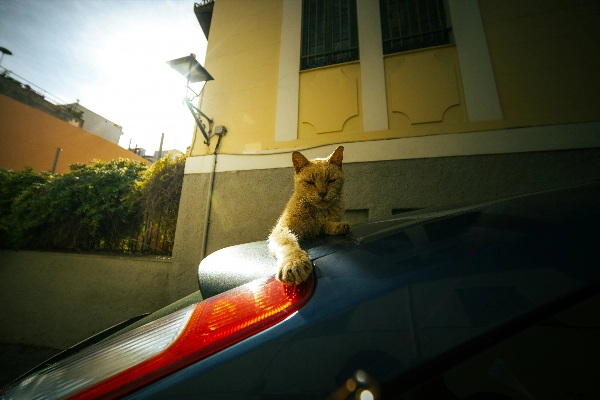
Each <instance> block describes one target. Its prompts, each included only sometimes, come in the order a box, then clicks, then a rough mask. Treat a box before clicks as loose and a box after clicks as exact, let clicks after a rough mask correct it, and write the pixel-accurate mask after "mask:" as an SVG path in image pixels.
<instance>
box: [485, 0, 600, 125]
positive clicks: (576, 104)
mask: <svg viewBox="0 0 600 400" xmlns="http://www.w3.org/2000/svg"><path fill="white" fill-rule="evenodd" d="M479 4H480V9H481V16H482V20H483V24H484V28H485V33H486V37H487V41H488V46H489V50H490V57H491V59H492V64H493V67H494V74H495V76H496V85H497V88H498V92H499V95H500V101H501V105H502V111H503V113H504V116H505V119H506V120H508V121H510V123H511V125H514V126H521V125H527V126H530V125H552V124H562V123H570V122H584V121H597V120H599V119H600V96H598V93H600V79H599V78H598V71H600V50H599V49H600V24H599V23H598V17H599V16H600V2H598V1H570V0H562V1H558V0H553V1H548V0H530V1H510V2H509V3H505V2H499V1H495V0H482V1H480V2H479Z"/></svg>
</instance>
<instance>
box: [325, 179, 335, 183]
mask: <svg viewBox="0 0 600 400" xmlns="http://www.w3.org/2000/svg"><path fill="white" fill-rule="evenodd" d="M335 181H337V179H330V180H328V181H327V183H333V182H335Z"/></svg>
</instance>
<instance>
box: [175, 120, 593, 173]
mask: <svg viewBox="0 0 600 400" xmlns="http://www.w3.org/2000/svg"><path fill="white" fill-rule="evenodd" d="M598 132H600V122H588V123H580V124H565V125H550V126H536V127H529V128H516V129H505V130H495V131H484V132H468V133H455V134H444V135H432V136H422V137H412V138H403V139H390V140H377V141H368V142H354V143H338V144H331V145H326V146H319V147H314V148H305V149H302V148H294V149H281V150H274V151H262V152H257V153H248V154H219V156H218V162H217V172H226V171H242V170H254V169H271V168H286V167H291V156H290V154H291V152H292V151H294V150H299V151H302V154H304V155H305V156H306V157H308V158H316V157H326V156H328V155H329V154H331V152H332V151H333V150H335V148H336V147H337V146H338V145H343V146H344V163H354V162H373V161H384V160H405V159H417V158H433V157H457V156H472V155H484V154H504V153H523V152H532V151H552V150H572V149H585V148H594V147H600V135H598ZM213 165H214V155H209V156H200V157H188V159H187V162H186V165H185V173H186V174H202V173H210V171H211V169H212V167H213Z"/></svg>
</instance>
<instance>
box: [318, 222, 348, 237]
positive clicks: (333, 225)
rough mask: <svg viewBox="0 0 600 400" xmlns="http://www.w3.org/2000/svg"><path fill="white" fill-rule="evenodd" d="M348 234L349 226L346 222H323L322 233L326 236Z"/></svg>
mask: <svg viewBox="0 0 600 400" xmlns="http://www.w3.org/2000/svg"><path fill="white" fill-rule="evenodd" d="M348 232H350V224H349V223H347V222H346V221H341V222H337V221H325V223H324V224H323V233H324V234H326V235H333V236H338V235H345V234H347V233H348Z"/></svg>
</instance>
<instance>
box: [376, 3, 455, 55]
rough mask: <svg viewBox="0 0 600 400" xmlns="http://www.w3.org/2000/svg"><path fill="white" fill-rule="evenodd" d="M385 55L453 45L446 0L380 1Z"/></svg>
mask: <svg viewBox="0 0 600 400" xmlns="http://www.w3.org/2000/svg"><path fill="white" fill-rule="evenodd" d="M379 6H380V12H381V33H382V37H383V54H391V53H398V52H401V51H408V50H415V49H421V48H426V47H433V46H441V45H444V44H448V43H450V30H451V28H450V27H449V26H447V21H446V12H445V10H444V2H443V0H379Z"/></svg>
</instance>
